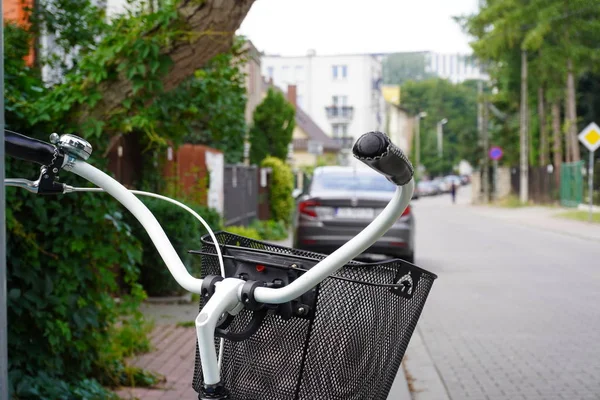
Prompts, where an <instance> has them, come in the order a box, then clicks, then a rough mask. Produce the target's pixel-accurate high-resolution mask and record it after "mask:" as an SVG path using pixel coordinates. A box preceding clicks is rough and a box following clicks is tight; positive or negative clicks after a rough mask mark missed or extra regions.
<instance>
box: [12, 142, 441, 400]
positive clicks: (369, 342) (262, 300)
mask: <svg viewBox="0 0 600 400" xmlns="http://www.w3.org/2000/svg"><path fill="white" fill-rule="evenodd" d="M50 142H51V143H46V142H43V141H39V140H36V139H32V138H29V137H27V136H24V135H21V134H18V133H15V132H12V131H8V130H5V145H6V153H7V154H8V155H10V156H12V157H15V158H19V159H22V160H25V161H29V162H33V163H36V164H40V165H42V167H41V173H40V176H39V178H38V179H37V180H36V181H30V180H26V179H21V178H17V179H6V180H5V183H6V185H7V186H16V187H21V188H24V189H27V190H29V191H31V192H33V193H37V194H65V193H71V192H81V191H105V192H107V193H109V194H110V195H112V196H113V197H114V198H115V199H116V200H117V201H119V202H120V203H121V204H123V205H124V206H125V207H126V208H127V209H128V210H129V211H131V212H132V213H133V215H134V216H135V217H136V218H137V219H138V220H139V221H140V223H141V224H142V226H143V227H144V228H145V229H146V231H147V232H148V234H149V236H150V238H151V239H152V242H153V243H154V245H155V246H156V248H157V250H158V252H159V254H160V255H161V257H162V258H163V260H164V261H165V264H166V265H167V268H168V269H169V271H170V272H171V274H172V275H173V277H174V278H175V280H176V281H177V282H178V283H179V284H180V285H181V286H182V287H183V288H185V289H186V290H188V291H190V292H193V293H198V294H200V297H201V303H200V311H199V314H198V316H197V318H196V320H195V326H196V333H197V342H196V367H195V372H194V378H193V383H192V385H193V387H194V389H195V390H196V392H198V394H199V395H198V398H199V399H201V400H208V399H220V400H225V399H230V400H287V399H290V400H305V399H306V400H308V399H311V400H314V399H317V400H318V399H328V400H330V399H344V400H349V399H366V398H368V399H376V400H384V399H386V398H387V396H388V393H389V391H390V388H391V386H392V383H393V381H394V378H395V376H396V374H397V373H398V370H399V367H400V363H401V361H402V358H403V356H404V352H405V350H406V347H407V345H408V342H409V340H410V337H411V335H412V334H413V332H414V329H415V327H416V323H417V320H418V318H419V316H420V314H421V311H422V310H423V307H424V304H425V301H426V299H427V296H428V294H429V291H430V289H431V286H432V284H433V281H434V280H435V279H436V278H437V276H436V275H435V274H432V273H430V272H428V271H426V270H423V269H421V268H419V267H417V266H415V265H413V264H410V263H408V262H405V261H402V260H389V261H385V262H378V263H361V262H357V261H352V259H353V258H354V257H356V256H358V255H359V254H361V253H362V252H364V251H365V250H366V249H367V248H368V247H369V246H370V245H372V244H373V243H374V242H375V241H376V240H377V239H378V238H379V237H381V236H382V235H383V234H384V233H385V232H386V231H387V230H388V229H389V228H390V227H391V226H392V225H393V223H394V221H396V220H397V219H398V218H399V217H400V216H401V215H402V212H403V211H404V209H405V208H406V207H407V205H408V204H409V202H410V200H411V197H412V194H413V190H414V181H413V179H412V176H413V168H412V165H411V164H410V162H409V161H408V159H407V158H406V156H405V155H404V154H403V152H402V151H401V150H400V149H399V148H397V147H396V146H395V145H394V144H392V143H391V141H390V139H389V138H388V137H387V136H386V135H385V134H383V133H381V132H369V133H366V134H364V135H363V136H361V137H360V138H359V139H358V140H357V141H356V143H355V144H354V146H353V153H354V156H355V157H356V158H357V159H359V160H361V161H362V162H364V163H365V164H366V165H368V166H369V167H371V168H373V169H375V170H376V171H378V172H379V173H381V174H383V175H384V176H386V178H387V179H388V180H390V181H391V182H393V183H394V184H396V186H397V189H396V192H395V194H394V197H393V198H392V200H391V201H390V203H389V204H388V205H387V207H386V208H385V209H384V210H383V211H382V212H381V213H380V214H379V215H378V216H377V217H376V218H375V219H374V220H373V222H372V223H371V224H370V225H369V226H367V227H366V228H365V229H364V230H363V231H362V232H360V233H359V234H358V235H357V236H355V237H354V238H352V239H351V240H349V241H348V242H347V243H346V244H345V245H343V246H342V247H340V248H339V249H338V250H336V251H335V252H333V253H332V254H330V255H328V256H325V255H321V254H317V253H311V252H306V251H301V250H294V249H290V248H285V247H281V246H275V245H271V244H268V243H263V242H260V241H256V240H252V239H248V238H245V237H242V236H237V235H233V234H230V233H227V232H217V233H214V232H213V231H212V230H211V229H210V227H209V226H208V224H206V222H204V220H203V219H202V218H201V217H200V216H199V215H197V214H196V213H195V212H194V211H193V210H191V209H189V208H188V207H186V206H185V205H184V204H181V203H179V202H177V201H176V200H173V199H169V198H167V197H164V196H160V195H158V194H154V193H147V192H141V191H135V190H128V189H126V188H125V187H123V186H122V185H121V184H119V183H118V182H117V181H116V180H114V179H113V178H111V177H110V176H109V175H107V174H106V173H104V172H102V171H100V170H99V169H97V168H95V167H93V166H92V165H90V164H88V163H87V162H86V160H87V159H88V158H89V157H90V155H91V153H92V147H91V145H90V144H89V143H88V142H87V141H85V140H84V139H82V138H80V137H77V136H75V135H68V134H66V135H62V136H59V135H57V134H56V133H53V134H52V135H51V136H50ZM61 170H65V171H70V172H72V173H75V174H76V175H79V176H81V177H83V178H85V179H86V180H88V181H89V182H91V183H93V184H94V185H96V187H95V188H75V187H72V186H69V185H66V184H64V183H61V182H59V181H58V179H57V176H58V173H59V172H60V171H61ZM135 194H137V195H146V196H153V197H158V198H161V199H164V200H166V201H170V202H171V203H174V204H176V205H179V206H181V207H183V208H185V209H187V210H188V211H190V212H191V213H192V214H194V216H195V217H196V218H198V219H199V220H200V221H201V222H202V223H203V224H204V226H205V227H206V228H207V230H208V234H207V235H205V236H204V237H203V238H202V249H201V250H195V251H191V252H192V253H196V254H198V255H200V256H201V257H202V276H201V278H195V277H193V276H191V275H190V274H189V273H188V271H187V269H186V268H185V266H184V265H183V263H182V262H181V260H180V258H179V257H178V255H177V253H176V252H175V250H174V248H173V246H172V245H171V243H170V241H169V239H168V238H167V236H166V235H165V233H164V231H163V229H162V228H161V226H160V224H159V223H158V221H157V220H156V218H155V217H154V216H153V215H152V213H151V212H150V211H149V210H148V209H147V208H146V207H145V206H144V204H143V203H142V202H141V201H140V200H139V199H138V198H137V197H136V196H135ZM334 331H336V332H335V333H334Z"/></svg>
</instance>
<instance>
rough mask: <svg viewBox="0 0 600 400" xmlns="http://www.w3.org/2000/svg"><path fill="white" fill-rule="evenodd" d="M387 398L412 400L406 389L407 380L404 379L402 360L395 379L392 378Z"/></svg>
mask: <svg viewBox="0 0 600 400" xmlns="http://www.w3.org/2000/svg"><path fill="white" fill-rule="evenodd" d="M405 359H406V357H405ZM387 400H412V396H411V395H410V390H409V389H408V382H407V381H406V375H405V370H404V360H403V361H402V365H400V369H399V370H398V375H396V379H394V383H392V387H391V388H390V393H389V395H388V398H387Z"/></svg>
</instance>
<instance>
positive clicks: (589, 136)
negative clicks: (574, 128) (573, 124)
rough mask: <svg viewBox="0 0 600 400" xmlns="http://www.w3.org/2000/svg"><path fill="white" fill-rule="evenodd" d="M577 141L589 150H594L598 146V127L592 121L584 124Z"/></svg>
mask: <svg viewBox="0 0 600 400" xmlns="http://www.w3.org/2000/svg"><path fill="white" fill-rule="evenodd" d="M579 141H580V142H581V143H583V144H584V145H585V147H587V148H588V150H589V151H592V152H593V151H596V149H597V148H598V147H600V127H598V125H596V124H595V123H594V122H592V123H591V124H589V125H588V126H586V128H585V129H584V130H582V131H581V133H580V134H579Z"/></svg>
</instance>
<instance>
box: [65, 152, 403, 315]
mask: <svg viewBox="0 0 600 400" xmlns="http://www.w3.org/2000/svg"><path fill="white" fill-rule="evenodd" d="M68 169H69V170H70V171H72V172H73V173H75V174H77V175H79V176H81V177H83V178H85V179H87V180H88V181H90V182H92V183H94V184H95V185H96V186H98V187H100V188H102V189H104V190H105V191H106V192H107V193H109V194H110V195H112V196H113V197H114V198H115V199H117V200H118V201H119V202H120V203H121V204H123V205H124V206H125V207H126V208H127V209H128V210H129V211H131V213H132V214H133V215H134V216H135V217H136V218H137V219H138V221H140V223H141V224H142V226H143V227H144V228H145V229H146V231H147V232H148V235H149V236H150V239H151V240H152V242H153V243H154V245H155V246H156V249H157V250H158V252H159V254H160V255H161V257H162V258H163V260H164V261H165V264H166V265H167V267H168V268H169V271H170V272H171V275H173V278H175V280H176V281H177V283H178V284H179V285H181V287H183V288H184V289H186V290H188V291H190V292H193V293H200V292H201V289H202V279H198V278H194V277H193V276H192V275H190V273H189V272H188V271H187V269H186V268H185V266H184V265H183V263H182V262H181V259H180V258H179V256H178V255H177V253H176V252H175V249H174V248H173V245H172V244H171V242H170V241H169V239H168V238H167V235H166V234H165V232H164V231H163V229H162V227H161V226H160V224H159V223H158V221H157V220H156V218H155V217H154V215H153V214H152V213H151V212H150V211H149V210H148V208H146V206H145V205H144V204H143V203H142V202H141V201H140V200H139V199H138V198H137V197H135V196H134V195H133V193H131V192H130V191H129V190H128V189H127V188H125V187H124V186H122V185H121V184H120V183H119V182H117V181H116V180H114V179H113V178H111V177H110V176H109V175H107V174H105V173H104V172H102V171H100V170H99V169H97V168H96V167H94V166H92V165H90V164H87V163H86V162H84V161H79V160H78V161H75V162H74V163H73V164H72V165H70V166H69V167H68ZM413 190H414V181H412V180H411V181H410V182H409V183H407V184H406V185H404V186H402V187H398V188H397V189H396V193H395V194H394V197H393V198H392V200H391V201H390V203H389V204H388V205H387V207H386V208H385V209H384V210H383V211H382V212H381V214H379V216H378V217H377V218H375V220H374V221H373V222H371V224H369V225H368V226H367V227H366V228H365V229H364V230H363V231H362V232H361V233H360V234H358V235H357V236H356V237H354V238H353V239H351V240H350V241H348V242H347V243H346V244H345V245H343V246H342V247H340V248H339V249H337V250H336V251H335V252H333V253H332V254H331V255H329V256H328V257H326V258H325V259H323V260H322V261H321V262H319V263H318V264H317V265H315V266H314V267H312V268H311V269H310V270H309V271H308V272H306V273H304V274H303V275H302V276H300V277H299V278H298V279H296V280H295V281H294V282H292V283H291V284H290V285H288V286H286V287H283V288H278V289H271V288H264V287H259V288H257V289H256V291H255V298H256V301H258V302H260V303H267V304H280V303H285V302H288V301H291V300H293V299H295V298H298V297H300V296H301V295H302V294H304V293H306V292H308V291H309V290H310V289H312V288H313V287H315V286H316V285H318V284H319V283H320V282H321V281H323V280H324V279H325V278H327V277H328V276H330V275H332V274H333V273H335V272H336V271H337V270H338V269H340V268H342V267H343V266H344V265H345V264H346V263H347V262H348V261H350V260H352V259H353V258H354V257H356V256H358V255H360V254H361V253H362V252H364V251H365V250H366V249H367V248H369V246H371V245H372V244H373V243H374V242H375V241H376V240H377V239H378V238H379V237H381V236H382V235H383V234H384V233H385V232H386V231H387V230H388V229H389V228H390V227H391V226H392V225H393V224H394V222H395V221H396V220H397V219H398V218H399V217H400V216H401V215H402V212H403V211H404V209H405V208H406V207H407V206H408V204H409V202H410V200H411V197H412V194H413ZM213 240H214V239H213Z"/></svg>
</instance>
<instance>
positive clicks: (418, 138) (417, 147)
mask: <svg viewBox="0 0 600 400" xmlns="http://www.w3.org/2000/svg"><path fill="white" fill-rule="evenodd" d="M426 116H427V113H426V112H425V111H421V112H420V113H418V114H417V134H416V137H415V165H416V169H417V173H416V174H415V175H416V176H417V181H418V178H419V170H420V166H421V119H422V118H425V117H426Z"/></svg>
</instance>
